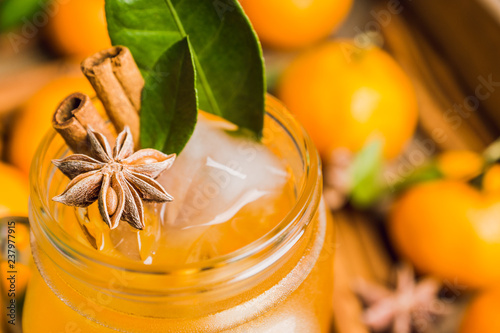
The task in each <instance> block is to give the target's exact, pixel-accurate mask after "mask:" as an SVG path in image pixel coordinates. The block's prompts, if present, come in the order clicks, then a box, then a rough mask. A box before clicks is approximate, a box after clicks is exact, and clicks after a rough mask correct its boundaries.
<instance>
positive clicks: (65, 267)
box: [23, 97, 334, 333]
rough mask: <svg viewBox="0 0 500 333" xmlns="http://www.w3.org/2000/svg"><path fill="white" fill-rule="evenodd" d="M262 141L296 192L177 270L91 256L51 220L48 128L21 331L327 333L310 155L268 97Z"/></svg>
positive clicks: (324, 233)
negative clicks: (231, 242)
mask: <svg viewBox="0 0 500 333" xmlns="http://www.w3.org/2000/svg"><path fill="white" fill-rule="evenodd" d="M263 143H264V144H265V145H267V146H268V147H269V148H270V149H271V150H272V151H273V152H274V153H275V154H276V155H277V156H279V157H281V158H283V159H284V160H285V161H286V162H287V164H288V165H287V167H288V169H289V170H290V172H291V174H292V177H293V182H294V185H295V186H294V191H295V196H296V198H297V200H296V203H295V205H294V206H293V208H292V209H291V210H290V211H289V212H288V215H287V216H286V217H285V218H284V219H283V220H282V221H280V222H279V223H278V224H277V226H276V227H275V228H274V229H272V230H270V231H269V232H268V233H267V234H266V235H265V236H263V237H262V238H260V239H258V240H256V241H254V242H253V243H251V244H249V245H247V246H245V247H243V248H241V249H239V250H237V251H235V252H233V253H231V254H228V255H224V256H221V257H216V258H212V259H208V260H205V261H201V262H197V263H193V264H185V265H181V266H176V267H164V266H158V265H154V264H152V265H145V264H143V263H139V262H137V263H136V262H132V261H125V260H122V259H118V258H112V257H108V256H104V255H102V254H100V253H99V252H98V251H96V250H94V249H92V248H90V247H87V246H85V244H82V243H79V242H77V241H76V240H75V239H74V237H72V235H70V234H68V233H67V232H66V231H65V230H64V229H63V228H62V227H61V225H60V224H59V223H58V221H57V219H56V218H55V217H54V216H56V215H57V214H55V213H54V212H55V211H56V210H57V209H58V206H57V205H56V204H55V203H54V202H53V201H52V200H51V198H52V197H53V196H54V195H55V194H56V192H57V191H60V190H61V188H62V187H63V186H64V184H65V183H67V180H66V179H64V178H63V176H60V174H61V173H60V172H56V169H55V167H54V166H53V165H52V163H51V160H52V159H54V158H61V157H62V156H64V155H65V154H67V153H68V150H67V147H66V146H65V145H64V142H63V141H62V139H61V138H60V137H59V136H57V135H56V134H55V132H51V133H50V134H49V135H48V136H47V137H46V139H45V140H44V142H43V143H42V145H41V147H40V148H39V150H38V153H37V155H36V157H35V161H34V164H33V167H32V171H31V199H30V200H31V202H30V221H31V228H32V251H33V257H34V260H35V262H36V265H37V267H38V272H36V273H35V275H34V277H33V279H32V281H31V282H30V285H29V287H28V292H27V296H26V303H25V308H24V318H23V325H24V332H25V333H35V332H36V333H44V332H51V333H63V332H64V333H66V332H68V333H77V332H82V333H93V332H116V331H119V332H152V333H154V332H287V333H293V332H301V333H302V332H310V333H314V332H328V331H329V329H330V319H331V305H332V286H333V277H332V274H333V272H332V270H333V263H332V258H333V249H334V246H333V235H332V233H333V228H332V221H331V218H330V215H329V213H328V212H327V209H326V207H325V205H324V203H323V200H322V196H321V193H322V192H321V191H322V176H321V169H320V161H319V157H318V153H317V151H316V149H315V147H314V146H313V143H312V141H311V140H310V138H309V137H308V136H307V134H305V132H304V131H303V129H302V128H301V127H300V125H299V124H298V123H297V122H296V121H295V120H294V119H293V118H292V117H291V115H290V114H289V113H288V111H286V110H285V108H284V107H283V106H282V105H281V104H280V103H279V102H278V101H277V100H275V99H274V98H272V97H268V99H267V102H266V117H265V130H264V139H263Z"/></svg>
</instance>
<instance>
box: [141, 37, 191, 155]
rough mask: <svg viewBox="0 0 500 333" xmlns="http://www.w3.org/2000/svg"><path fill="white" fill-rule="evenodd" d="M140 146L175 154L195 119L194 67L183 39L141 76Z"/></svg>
mask: <svg viewBox="0 0 500 333" xmlns="http://www.w3.org/2000/svg"><path fill="white" fill-rule="evenodd" d="M145 81H146V84H145V86H144V90H143V92H142V108H141V145H142V146H143V147H150V148H154V149H158V150H161V151H163V152H164V153H167V154H170V153H176V154H179V153H180V152H181V151H182V149H183V148H184V146H185V145H186V143H187V142H188V140H189V138H190V137H191V135H192V134H193V130H194V127H195V125H196V119H197V116H198V106H197V99H196V88H195V82H196V80H195V72H194V64H193V59H192V55H191V51H190V46H189V40H188V38H187V37H185V38H184V39H182V40H180V41H179V42H177V43H175V44H174V45H172V46H171V47H170V48H169V49H168V50H167V51H166V52H165V53H164V54H163V55H161V56H160V58H159V59H158V61H157V62H156V64H155V65H154V66H153V68H152V69H151V70H149V71H147V72H145Z"/></svg>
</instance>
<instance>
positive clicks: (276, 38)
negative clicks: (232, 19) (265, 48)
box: [240, 0, 352, 49]
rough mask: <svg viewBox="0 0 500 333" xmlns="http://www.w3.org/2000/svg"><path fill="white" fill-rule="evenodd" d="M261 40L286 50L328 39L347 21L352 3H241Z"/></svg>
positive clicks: (262, 0)
mask: <svg viewBox="0 0 500 333" xmlns="http://www.w3.org/2000/svg"><path fill="white" fill-rule="evenodd" d="M240 4H241V6H242V7H243V9H244V11H245V13H246V14H247V16H248V17H249V19H250V21H251V23H252V25H253V27H254V29H255V31H256V32H257V34H258V35H259V38H260V40H261V41H262V42H263V43H264V44H266V45H269V46H272V47H275V48H282V49H294V48H301V47H305V46H307V45H310V44H313V43H315V42H318V41H320V40H321V39H323V38H326V37H327V36H328V35H330V34H331V33H332V32H333V31H334V29H335V28H336V27H337V26H338V25H339V24H340V23H341V22H342V21H343V20H344V19H345V17H346V16H347V14H348V13H349V10H350V8H351V6H352V0H240Z"/></svg>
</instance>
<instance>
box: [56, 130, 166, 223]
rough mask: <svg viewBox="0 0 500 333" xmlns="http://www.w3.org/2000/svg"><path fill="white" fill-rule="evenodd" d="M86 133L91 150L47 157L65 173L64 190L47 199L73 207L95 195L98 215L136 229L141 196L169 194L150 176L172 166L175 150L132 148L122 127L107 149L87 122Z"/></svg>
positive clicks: (153, 199) (159, 199)
mask: <svg viewBox="0 0 500 333" xmlns="http://www.w3.org/2000/svg"><path fill="white" fill-rule="evenodd" d="M87 133H88V139H89V142H90V155H91V156H87V155H83V154H73V155H70V156H68V157H66V158H63V159H60V160H53V161H52V162H53V163H54V165H55V166H56V167H57V168H59V170H61V171H62V172H63V173H64V174H65V175H66V176H68V177H69V178H70V179H71V181H70V183H69V184H68V186H67V187H66V189H65V190H64V192H63V193H62V194H61V195H59V196H56V197H54V198H53V200H54V201H57V202H61V203H63V204H65V205H68V206H74V207H87V206H89V205H90V204H92V203H93V202H95V201H96V200H98V205H99V211H100V213H101V216H102V218H103V220H104V221H105V222H106V224H107V225H108V226H109V227H110V228H111V229H114V228H116V227H117V226H118V224H119V223H120V220H124V221H127V222H128V223H129V224H130V225H131V226H132V227H134V228H136V229H140V230H142V229H143V228H144V207H143V204H142V201H141V199H142V200H144V201H146V202H167V201H172V200H173V198H172V196H170V195H169V194H168V193H167V192H166V191H165V189H164V188H163V187H162V186H161V185H160V184H159V183H158V182H157V181H155V180H154V179H155V178H157V177H158V176H159V175H160V173H162V172H163V171H164V170H166V169H168V168H170V167H171V166H172V164H173V162H174V160H175V154H171V155H165V154H163V153H162V152H160V151H157V150H155V149H141V150H139V151H137V152H135V153H134V141H133V138H132V134H131V133H130V129H129V128H128V127H125V129H124V130H123V131H122V132H121V133H120V134H119V135H118V137H117V138H116V143H115V147H114V149H113V150H111V147H110V145H109V142H108V141H107V139H106V138H105V137H104V135H102V134H101V133H99V132H95V131H93V130H92V129H91V128H89V129H88V130H87Z"/></svg>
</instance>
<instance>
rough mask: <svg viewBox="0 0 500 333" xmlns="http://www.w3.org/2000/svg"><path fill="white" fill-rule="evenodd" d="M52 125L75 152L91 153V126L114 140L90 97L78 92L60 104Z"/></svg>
mask: <svg viewBox="0 0 500 333" xmlns="http://www.w3.org/2000/svg"><path fill="white" fill-rule="evenodd" d="M52 126H53V127H54V129H55V130H56V131H57V132H58V133H59V134H60V135H61V136H62V137H63V139H64V141H66V143H67V145H68V146H69V148H70V149H71V150H72V151H73V152H74V153H81V154H87V155H89V153H90V152H89V145H88V141H87V128H88V127H89V126H91V127H92V128H93V129H94V130H95V131H98V132H100V133H102V134H103V135H104V136H105V137H106V138H107V139H108V140H110V142H113V140H114V139H113V134H112V133H111V131H110V130H109V129H108V127H107V126H106V123H105V121H104V119H103V118H102V117H101V115H100V114H99V112H98V111H97V110H96V109H95V107H94V105H93V104H92V101H91V100H90V97H89V96H87V95H85V94H82V93H78V92H77V93H74V94H71V95H69V96H68V97H66V98H65V99H64V100H63V101H62V102H61V104H59V106H58V107H57V109H56V112H55V113H54V117H53V119H52Z"/></svg>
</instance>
